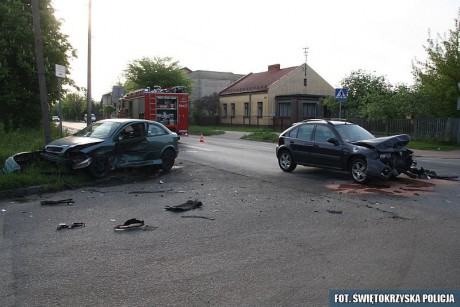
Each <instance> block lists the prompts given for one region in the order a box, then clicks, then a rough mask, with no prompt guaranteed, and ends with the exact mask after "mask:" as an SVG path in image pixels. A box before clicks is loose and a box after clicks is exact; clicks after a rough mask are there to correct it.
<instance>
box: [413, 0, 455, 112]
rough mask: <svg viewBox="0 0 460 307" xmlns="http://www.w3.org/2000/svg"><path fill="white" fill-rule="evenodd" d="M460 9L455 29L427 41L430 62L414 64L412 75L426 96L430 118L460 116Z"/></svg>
mask: <svg viewBox="0 0 460 307" xmlns="http://www.w3.org/2000/svg"><path fill="white" fill-rule="evenodd" d="M459 41H460V9H459V12H458V17H457V18H456V19H455V25H454V29H453V30H449V31H448V33H447V34H444V35H443V36H441V35H440V34H438V35H437V36H436V39H433V38H431V36H430V35H429V38H428V39H427V45H426V46H424V48H425V51H426V52H427V55H428V59H427V60H426V61H425V62H422V61H418V60H416V61H415V63H413V65H412V67H413V75H414V77H415V80H416V88H417V91H419V92H420V93H421V95H423V96H425V97H426V98H428V99H426V100H424V101H425V102H426V103H427V104H428V105H427V106H425V109H428V110H429V113H428V114H430V115H431V116H436V117H453V116H459V114H460V113H459V112H458V111H457V97H458V96H460V91H459V88H458V85H457V84H458V83H459V82H460V45H459Z"/></svg>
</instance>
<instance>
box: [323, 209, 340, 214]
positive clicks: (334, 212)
mask: <svg viewBox="0 0 460 307" xmlns="http://www.w3.org/2000/svg"><path fill="white" fill-rule="evenodd" d="M326 211H327V212H329V213H332V214H342V210H326Z"/></svg>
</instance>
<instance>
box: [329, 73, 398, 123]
mask: <svg viewBox="0 0 460 307" xmlns="http://www.w3.org/2000/svg"><path fill="white" fill-rule="evenodd" d="M341 84H342V87H344V88H347V89H348V98H347V100H346V101H343V102H342V117H347V118H373V119H383V118H391V117H394V112H393V106H392V105H391V97H392V95H393V90H392V85H391V84H390V83H389V82H387V81H386V79H385V77H383V76H376V75H374V74H372V73H368V72H366V71H363V70H356V71H352V72H351V73H350V75H349V76H347V77H345V78H344V79H343V80H342V81H341ZM323 104H324V105H325V106H327V107H328V109H329V110H330V111H331V112H332V113H333V114H334V115H337V116H338V115H339V108H340V106H339V105H340V102H339V101H335V98H334V97H327V98H326V99H324V101H323Z"/></svg>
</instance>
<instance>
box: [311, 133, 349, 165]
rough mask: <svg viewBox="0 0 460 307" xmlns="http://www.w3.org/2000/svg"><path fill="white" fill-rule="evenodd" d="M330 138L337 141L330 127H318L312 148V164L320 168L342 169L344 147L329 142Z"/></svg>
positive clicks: (314, 134)
mask: <svg viewBox="0 0 460 307" xmlns="http://www.w3.org/2000/svg"><path fill="white" fill-rule="evenodd" d="M330 138H336V139H337V137H336V135H335V134H334V132H333V131H332V129H331V128H330V127H329V126H328V125H316V127H315V129H314V133H313V144H312V147H311V162H312V164H314V165H318V166H324V167H331V168H337V169H340V168H341V166H342V162H341V161H342V151H343V145H342V144H340V143H338V144H333V143H330V142H328V141H327V140H328V139H330Z"/></svg>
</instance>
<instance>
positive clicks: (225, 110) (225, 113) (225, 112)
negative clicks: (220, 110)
mask: <svg viewBox="0 0 460 307" xmlns="http://www.w3.org/2000/svg"><path fill="white" fill-rule="evenodd" d="M227 112H228V110H227V104H226V103H224V114H223V117H227Z"/></svg>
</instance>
